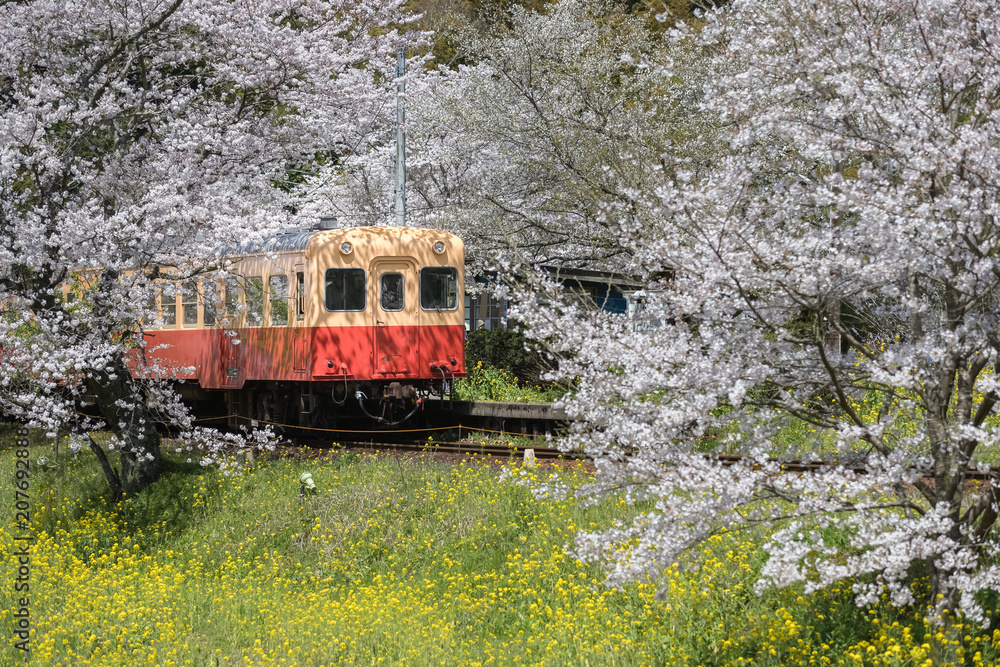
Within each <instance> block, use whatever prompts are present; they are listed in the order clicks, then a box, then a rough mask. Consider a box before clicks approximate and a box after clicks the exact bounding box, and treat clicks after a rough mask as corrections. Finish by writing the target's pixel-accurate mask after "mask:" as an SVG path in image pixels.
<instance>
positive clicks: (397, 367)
mask: <svg viewBox="0 0 1000 667" xmlns="http://www.w3.org/2000/svg"><path fill="white" fill-rule="evenodd" d="M368 275H369V276H370V278H369V284H370V285H371V287H370V292H373V293H374V294H373V297H374V298H372V299H370V301H369V303H371V304H372V305H373V308H372V318H373V322H372V325H373V327H372V339H373V343H374V354H373V359H372V362H373V363H372V366H373V367H372V377H377V378H387V379H389V378H404V377H412V376H413V375H415V374H416V372H417V359H419V356H418V354H417V352H418V350H417V345H418V344H419V336H418V324H419V322H418V320H417V318H418V317H419V313H420V309H419V308H418V306H417V269H416V265H415V264H414V263H413V262H412V261H409V260H405V259H400V258H398V257H392V258H388V257H387V258H376V259H374V260H372V263H371V266H370V268H369V272H368Z"/></svg>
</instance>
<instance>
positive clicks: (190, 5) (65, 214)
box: [0, 0, 422, 496]
mask: <svg viewBox="0 0 1000 667" xmlns="http://www.w3.org/2000/svg"><path fill="white" fill-rule="evenodd" d="M408 20H409V19H408V18H407V15H406V14H405V13H404V11H403V9H402V2H401V0H366V1H364V2H358V1H356V0H296V1H295V2H289V1H286V0H262V1H260V2H224V1H220V0H121V1H117V0H116V1H111V0H81V1H80V2H70V3H66V2H48V1H39V2H16V1H15V2H2V3H0V26H2V27H0V34H2V36H3V40H2V44H0V72H2V75H0V142H2V146H3V151H2V158H0V193H2V196H0V304H2V317H0V348H2V356H0V409H2V411H3V412H4V413H6V414H7V415H10V416H13V417H15V418H17V419H20V420H23V421H25V422H28V423H30V424H33V425H37V426H43V427H45V428H46V429H48V431H49V432H51V433H53V434H54V433H55V432H56V430H57V429H60V428H62V429H66V428H69V429H72V430H73V431H74V432H76V433H80V434H82V433H86V432H87V431H88V430H89V429H91V428H94V427H98V426H102V427H104V428H106V429H109V430H110V431H111V432H112V433H113V439H112V444H111V446H112V447H115V448H117V449H119V450H120V461H121V468H120V471H118V470H115V469H114V467H113V466H111V464H110V463H109V462H108V460H107V457H106V456H105V454H104V452H103V450H102V449H101V447H99V446H98V445H97V444H96V443H93V442H91V446H92V448H93V449H94V450H95V452H97V454H98V456H99V457H100V458H101V460H102V463H103V464H104V465H105V471H106V473H107V474H108V479H109V481H110V482H111V484H112V487H113V489H114V490H115V495H116V496H118V495H120V492H122V491H124V492H126V493H134V492H136V491H138V490H141V489H142V488H143V487H144V486H146V485H147V484H149V483H150V482H152V481H153V480H155V479H156V477H157V475H158V471H159V447H160V442H159V436H158V434H157V432H156V430H155V429H154V428H153V424H152V422H153V421H154V420H155V419H161V420H166V421H170V422H174V423H176V424H178V425H179V426H180V427H181V428H183V429H187V428H189V427H190V426H191V422H190V418H189V417H188V416H186V413H185V411H184V410H183V407H182V406H181V405H180V404H179V403H178V402H177V400H176V398H175V397H174V395H173V393H172V392H171V390H170V383H168V382H158V381H154V380H150V379H142V378H141V377H136V373H138V374H139V375H143V373H144V370H143V368H142V365H141V363H140V364H139V365H138V366H135V365H132V366H130V364H134V363H137V362H138V361H140V360H141V358H142V350H143V349H144V345H145V343H144V342H143V338H142V335H141V332H142V326H143V325H142V323H143V321H146V322H149V321H150V318H152V319H153V320H155V314H153V313H151V312H149V308H148V307H147V305H146V304H147V303H148V302H149V297H150V295H151V294H152V293H153V289H154V287H155V285H154V283H155V281H156V280H157V279H164V278H171V279H178V278H184V277H188V276H191V275H194V274H196V273H198V272H201V271H205V270H208V269H210V268H214V269H220V270H225V269H226V265H225V262H224V261H223V260H222V259H221V258H220V257H219V255H218V254H217V252H218V249H219V248H222V247H225V246H230V247H231V246H232V245H233V244H234V243H235V242H236V241H237V240H245V239H247V238H255V237H256V238H259V237H260V236H261V235H262V234H265V233H267V232H268V231H269V230H274V229H276V228H278V227H280V226H281V225H283V224H286V223H287V221H288V220H289V215H290V214H289V213H288V211H289V210H291V208H292V207H293V206H294V202H293V201H291V200H290V198H289V195H288V194H286V193H287V192H288V191H290V190H291V189H292V188H291V186H290V185H288V184H287V183H286V181H288V180H289V179H292V180H297V174H298V173H299V172H300V171H301V170H303V169H306V170H308V169H310V168H311V166H312V165H313V164H314V162H315V160H316V159H317V157H318V156H319V157H320V158H325V159H327V160H332V159H336V156H337V154H338V153H340V152H344V151H345V150H346V147H347V144H348V142H349V141H351V140H353V139H354V138H355V137H356V135H357V134H358V132H357V129H356V128H358V127H365V126H368V127H370V126H371V123H370V122H366V121H367V118H368V116H370V115H371V113H372V111H371V110H373V109H379V108H381V107H383V106H385V105H386V103H387V101H388V100H391V91H390V90H389V87H390V86H389V83H391V78H392V77H391V72H392V68H393V66H394V60H395V58H394V56H395V52H396V50H397V49H398V48H402V47H405V46H407V45H411V44H414V43H415V42H416V41H417V40H419V39H421V38H422V37H421V35H420V34H419V33H410V34H401V33H400V32H399V31H398V27H399V26H403V25H405V24H406V22H407V21H408ZM376 82H382V83H380V84H378V85H376ZM69 287H72V290H71V292H72V294H71V295H67V294H66V293H65V292H66V290H67V289H68V288H69ZM72 297H75V299H72ZM71 299H72V300H71ZM150 374H151V375H156V373H147V375H150ZM84 394H86V395H88V396H89V397H90V398H91V399H92V400H93V401H94V403H95V404H96V407H97V408H98V410H99V412H100V415H101V417H100V419H88V418H83V417H80V416H79V415H77V414H76V409H77V406H78V404H79V402H80V399H81V397H82V396H83V395H84ZM202 435H204V434H203V433H202ZM202 442H203V443H204V442H207V441H206V440H204V438H203V439H202Z"/></svg>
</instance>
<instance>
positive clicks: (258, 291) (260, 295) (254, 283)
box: [243, 276, 264, 327]
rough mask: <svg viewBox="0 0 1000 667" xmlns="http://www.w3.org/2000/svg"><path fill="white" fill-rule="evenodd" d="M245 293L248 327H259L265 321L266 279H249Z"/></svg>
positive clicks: (244, 289)
mask: <svg viewBox="0 0 1000 667" xmlns="http://www.w3.org/2000/svg"><path fill="white" fill-rule="evenodd" d="M243 291H244V292H245V293H246V296H247V326H248V327H259V326H260V325H261V323H262V322H263V321H264V279H263V278H261V277H260V276H252V277H250V278H247V281H246V285H245V286H244V288H243Z"/></svg>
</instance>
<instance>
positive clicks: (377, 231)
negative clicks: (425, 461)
mask: <svg viewBox="0 0 1000 667" xmlns="http://www.w3.org/2000/svg"><path fill="white" fill-rule="evenodd" d="M230 259H231V260H232V261H233V267H232V269H233V270H232V271H231V272H229V276H230V277H229V278H227V279H226V280H225V281H220V280H219V279H218V278H208V277H204V278H202V279H200V280H198V281H189V282H188V283H186V284H184V285H182V288H181V289H179V290H176V292H177V293H176V295H171V296H165V295H164V296H161V297H160V298H159V300H158V304H157V306H158V307H159V309H160V318H159V320H160V321H159V322H157V327H156V328H153V329H147V330H146V332H145V339H146V355H147V359H148V360H149V361H155V362H158V363H157V365H158V366H159V367H160V368H161V369H162V370H161V371H159V372H160V373H163V374H164V375H169V376H173V377H177V378H179V379H183V380H184V381H185V382H184V383H183V384H180V385H179V387H180V389H181V390H182V394H183V395H185V398H187V399H188V400H191V401H194V402H198V403H204V404H206V405H214V406H215V407H216V408H217V410H218V409H221V408H223V407H224V409H225V411H226V414H228V415H230V416H231V422H235V419H236V418H233V417H232V416H233V415H238V417H239V418H244V419H256V420H261V421H265V422H271V423H277V424H291V425H296V426H312V427H326V426H331V425H333V423H334V422H335V418H336V417H337V416H339V415H342V414H351V413H354V414H365V415H368V416H369V417H372V418H374V419H376V420H379V421H382V422H385V423H390V424H392V423H399V422H401V421H404V420H405V419H407V418H409V417H410V416H411V415H412V414H413V413H414V412H415V411H416V409H417V406H418V405H419V400H420V398H421V397H423V396H426V395H428V394H429V393H431V392H435V393H443V392H444V391H446V387H447V386H449V385H450V384H451V383H452V382H453V381H454V379H455V378H460V377H463V376H464V374H465V373H464V371H465V368H464V345H465V319H464V317H465V315H464V307H463V304H464V296H463V284H464V265H465V251H464V245H463V243H462V241H461V239H459V238H458V237H456V236H454V235H453V234H449V233H447V232H442V231H437V230H432V229H420V228H412V227H355V228H345V229H327V230H315V231H308V232H296V233H288V234H282V235H279V236H275V237H272V238H269V239H267V240H266V241H265V242H263V243H260V244H246V245H244V246H241V247H240V248H238V249H236V250H235V251H234V252H233V253H232V256H231V257H230ZM164 294H166V292H165V293H164Z"/></svg>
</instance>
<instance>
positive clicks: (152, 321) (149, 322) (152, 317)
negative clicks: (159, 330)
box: [70, 290, 159, 329]
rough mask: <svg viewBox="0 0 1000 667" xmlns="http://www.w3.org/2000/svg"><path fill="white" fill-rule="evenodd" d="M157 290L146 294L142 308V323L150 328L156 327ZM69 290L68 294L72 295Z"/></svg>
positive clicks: (157, 310) (157, 311)
mask: <svg viewBox="0 0 1000 667" xmlns="http://www.w3.org/2000/svg"><path fill="white" fill-rule="evenodd" d="M158 291H159V290H152V291H150V292H149V293H148V294H147V295H146V303H145V306H144V308H143V311H144V312H143V314H142V323H143V324H144V325H146V326H147V327H149V328H151V329H155V328H156V319H157V317H156V316H157V314H158V313H159V309H158V308H157V307H156V294H157V292H158ZM72 294H73V293H72V292H70V296H72Z"/></svg>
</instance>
